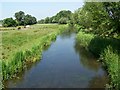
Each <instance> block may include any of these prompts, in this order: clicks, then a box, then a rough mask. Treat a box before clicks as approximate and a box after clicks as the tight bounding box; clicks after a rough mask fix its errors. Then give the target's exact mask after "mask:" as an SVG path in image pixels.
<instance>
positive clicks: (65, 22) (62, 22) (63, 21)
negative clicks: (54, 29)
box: [58, 17, 68, 24]
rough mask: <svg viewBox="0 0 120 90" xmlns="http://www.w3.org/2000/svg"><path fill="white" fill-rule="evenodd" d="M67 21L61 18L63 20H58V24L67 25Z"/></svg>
mask: <svg viewBox="0 0 120 90" xmlns="http://www.w3.org/2000/svg"><path fill="white" fill-rule="evenodd" d="M67 21H68V19H67V18H65V17H63V18H60V19H59V22H58V23H59V24H67Z"/></svg>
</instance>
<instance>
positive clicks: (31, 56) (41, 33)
mask: <svg viewBox="0 0 120 90" xmlns="http://www.w3.org/2000/svg"><path fill="white" fill-rule="evenodd" d="M65 28H67V25H58V24H44V25H43V24H35V25H31V26H30V27H29V28H21V29H20V30H18V29H17V28H10V29H8V28H4V29H2V31H1V32H0V33H2V37H1V38H2V60H1V63H2V75H3V80H7V79H10V78H12V77H15V76H16V74H17V73H18V72H20V71H22V70H23V69H24V68H25V67H26V65H27V63H33V62H35V61H37V60H40V59H41V58H42V51H43V49H44V47H46V46H49V45H50V44H51V42H52V41H53V40H55V39H56V36H57V35H58V34H59V33H60V32H61V31H63V30H65Z"/></svg>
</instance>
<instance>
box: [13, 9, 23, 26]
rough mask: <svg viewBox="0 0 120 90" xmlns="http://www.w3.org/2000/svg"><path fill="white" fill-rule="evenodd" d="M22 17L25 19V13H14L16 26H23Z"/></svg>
mask: <svg viewBox="0 0 120 90" xmlns="http://www.w3.org/2000/svg"><path fill="white" fill-rule="evenodd" d="M24 17H25V13H24V12H23V11H19V12H16V13H15V18H16V20H17V22H18V25H24Z"/></svg>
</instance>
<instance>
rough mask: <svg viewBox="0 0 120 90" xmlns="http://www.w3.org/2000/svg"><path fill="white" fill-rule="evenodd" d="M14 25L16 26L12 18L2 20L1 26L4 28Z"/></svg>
mask: <svg viewBox="0 0 120 90" xmlns="http://www.w3.org/2000/svg"><path fill="white" fill-rule="evenodd" d="M16 25H17V23H16V21H15V20H13V18H6V19H4V20H3V24H2V26H4V27H14V26H16Z"/></svg>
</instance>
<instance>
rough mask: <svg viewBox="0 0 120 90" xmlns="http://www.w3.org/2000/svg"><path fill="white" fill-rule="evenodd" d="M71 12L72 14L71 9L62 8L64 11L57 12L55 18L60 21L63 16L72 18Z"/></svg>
mask: <svg viewBox="0 0 120 90" xmlns="http://www.w3.org/2000/svg"><path fill="white" fill-rule="evenodd" d="M71 14H72V12H71V11H69V10H62V11H60V12H59V13H57V14H56V16H55V20H56V21H57V22H59V20H60V19H61V18H63V17H64V18H67V19H68V20H70V18H71Z"/></svg>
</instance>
